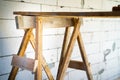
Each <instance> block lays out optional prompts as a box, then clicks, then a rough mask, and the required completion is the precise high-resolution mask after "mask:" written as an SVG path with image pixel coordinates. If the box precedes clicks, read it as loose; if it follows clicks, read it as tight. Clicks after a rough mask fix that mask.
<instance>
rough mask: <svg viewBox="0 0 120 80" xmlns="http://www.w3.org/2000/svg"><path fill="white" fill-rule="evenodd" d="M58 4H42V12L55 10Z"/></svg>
mask: <svg viewBox="0 0 120 80" xmlns="http://www.w3.org/2000/svg"><path fill="white" fill-rule="evenodd" d="M55 8H56V6H49V5H41V11H42V12H54V11H55Z"/></svg>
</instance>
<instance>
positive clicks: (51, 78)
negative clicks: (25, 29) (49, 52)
mask: <svg viewBox="0 0 120 80" xmlns="http://www.w3.org/2000/svg"><path fill="white" fill-rule="evenodd" d="M30 43H31V45H32V47H33V49H34V51H36V50H35V44H36V43H35V38H34V34H31V38H30ZM42 66H43V68H44V70H45V72H46V74H47V76H48V78H49V80H54V78H53V76H52V73H51V71H50V69H49V67H48V65H47V63H46V61H45V59H44V57H43V56H42Z"/></svg>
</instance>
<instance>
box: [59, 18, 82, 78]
mask: <svg viewBox="0 0 120 80" xmlns="http://www.w3.org/2000/svg"><path fill="white" fill-rule="evenodd" d="M79 29H80V23H79V19H75V26H74V30H73V33H72V36H71V39H70V42H69V44H68V47H67V50H66V53H65V57H64V60H63V62H62V64H61V65H60V66H61V67H60V68H59V73H58V76H57V80H63V78H64V75H65V71H66V69H67V67H68V65H69V62H70V56H71V53H72V50H73V47H74V44H75V40H76V39H77V34H78V31H79Z"/></svg>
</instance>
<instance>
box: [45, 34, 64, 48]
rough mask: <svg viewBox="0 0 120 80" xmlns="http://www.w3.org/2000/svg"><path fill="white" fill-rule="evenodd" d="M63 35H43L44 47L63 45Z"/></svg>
mask: <svg viewBox="0 0 120 80" xmlns="http://www.w3.org/2000/svg"><path fill="white" fill-rule="evenodd" d="M62 40H63V36H60V35H58V36H57V35H47V36H43V49H52V48H58V47H61V46H62Z"/></svg>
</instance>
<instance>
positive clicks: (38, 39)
mask: <svg viewBox="0 0 120 80" xmlns="http://www.w3.org/2000/svg"><path fill="white" fill-rule="evenodd" d="M42 31H43V26H42V18H39V17H36V51H35V52H36V54H35V59H36V60H38V67H37V70H36V73H35V80H42Z"/></svg>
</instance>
